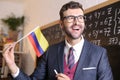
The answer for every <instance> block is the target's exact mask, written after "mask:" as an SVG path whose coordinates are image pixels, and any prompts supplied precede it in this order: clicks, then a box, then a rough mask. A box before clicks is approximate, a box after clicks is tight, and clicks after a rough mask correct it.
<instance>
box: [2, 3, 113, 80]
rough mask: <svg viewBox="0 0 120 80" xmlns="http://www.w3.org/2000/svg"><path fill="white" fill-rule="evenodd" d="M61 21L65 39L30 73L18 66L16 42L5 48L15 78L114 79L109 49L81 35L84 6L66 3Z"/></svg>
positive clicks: (46, 53) (53, 46)
mask: <svg viewBox="0 0 120 80" xmlns="http://www.w3.org/2000/svg"><path fill="white" fill-rule="evenodd" d="M60 24H61V28H62V30H63V31H64V32H65V40H64V41H62V42H60V43H58V44H55V45H52V46H50V47H49V48H48V49H47V51H46V52H45V54H43V55H42V56H41V57H40V60H39V63H38V66H37V67H36V69H35V71H34V72H33V74H32V75H31V76H28V75H26V74H25V73H24V72H23V71H22V70H20V69H19V68H18V67H17V66H16V64H15V62H14V55H13V54H14V47H15V44H11V45H10V46H9V47H8V48H7V49H5V50H4V53H3V57H4V58H5V60H6V63H7V65H8V67H9V69H10V71H11V74H12V76H13V79H14V80H113V76H112V72H111V67H110V65H109V61H108V57H107V52H106V49H104V48H102V47H100V46H97V45H94V44H92V43H90V42H88V41H87V40H86V39H84V37H83V36H82V33H83V31H84V29H85V22H84V11H83V8H82V5H81V4H80V3H78V2H74V1H70V2H69V3H66V4H65V5H63V6H62V8H61V10H60Z"/></svg>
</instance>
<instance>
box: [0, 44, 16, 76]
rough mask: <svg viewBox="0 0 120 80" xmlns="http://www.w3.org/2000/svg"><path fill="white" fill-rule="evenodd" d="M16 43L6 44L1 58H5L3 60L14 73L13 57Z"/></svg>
mask: <svg viewBox="0 0 120 80" xmlns="http://www.w3.org/2000/svg"><path fill="white" fill-rule="evenodd" d="M15 45H16V43H11V44H9V45H8V46H6V47H5V48H4V49H3V54H2V55H3V58H4V59H5V62H6V63H7V65H8V68H9V69H10V71H11V73H12V74H15V73H16V72H17V65H16V63H15V59H14V48H15Z"/></svg>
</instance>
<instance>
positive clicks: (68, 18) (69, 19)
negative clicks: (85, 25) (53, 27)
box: [64, 15, 84, 22]
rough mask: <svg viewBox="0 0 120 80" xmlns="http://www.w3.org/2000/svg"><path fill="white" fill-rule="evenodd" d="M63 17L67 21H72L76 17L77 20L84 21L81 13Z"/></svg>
mask: <svg viewBox="0 0 120 80" xmlns="http://www.w3.org/2000/svg"><path fill="white" fill-rule="evenodd" d="M64 19H65V20H66V21H67V22H74V21H75V20H76V19H77V20H78V21H79V22H84V16H83V15H79V16H65V17H64Z"/></svg>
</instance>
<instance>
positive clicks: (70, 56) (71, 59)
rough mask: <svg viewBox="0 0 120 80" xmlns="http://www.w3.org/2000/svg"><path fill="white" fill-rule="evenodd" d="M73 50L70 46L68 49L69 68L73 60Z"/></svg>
mask: <svg viewBox="0 0 120 80" xmlns="http://www.w3.org/2000/svg"><path fill="white" fill-rule="evenodd" d="M73 50H74V49H73V48H72V47H71V48H70V49H69V54H68V67H69V69H71V68H72V67H73V65H74V62H75V59H74V55H73Z"/></svg>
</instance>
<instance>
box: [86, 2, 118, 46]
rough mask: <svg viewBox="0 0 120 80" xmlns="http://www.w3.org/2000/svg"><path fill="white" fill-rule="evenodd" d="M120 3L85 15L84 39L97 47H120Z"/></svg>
mask: <svg viewBox="0 0 120 80" xmlns="http://www.w3.org/2000/svg"><path fill="white" fill-rule="evenodd" d="M119 5H120V2H116V3H114V4H111V5H108V6H105V7H103V8H100V9H97V10H95V11H93V12H90V13H87V14H85V23H86V32H85V33H84V35H85V37H86V38H87V39H89V40H90V41H91V42H93V43H94V44H97V45H120V6H119Z"/></svg>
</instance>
